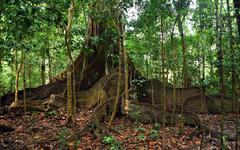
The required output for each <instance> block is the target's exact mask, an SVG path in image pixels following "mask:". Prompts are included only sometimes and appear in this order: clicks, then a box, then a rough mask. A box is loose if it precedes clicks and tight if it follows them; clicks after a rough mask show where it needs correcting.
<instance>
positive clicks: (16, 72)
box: [14, 49, 19, 102]
mask: <svg viewBox="0 0 240 150" xmlns="http://www.w3.org/2000/svg"><path fill="white" fill-rule="evenodd" d="M14 56H15V62H14V66H15V100H14V101H15V102H17V101H18V83H19V82H18V81H19V71H18V52H17V49H14Z"/></svg>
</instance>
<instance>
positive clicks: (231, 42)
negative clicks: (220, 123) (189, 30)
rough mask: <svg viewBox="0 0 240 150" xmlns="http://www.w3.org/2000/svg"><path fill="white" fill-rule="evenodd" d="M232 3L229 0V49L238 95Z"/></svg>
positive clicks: (233, 91) (234, 90) (233, 93)
mask: <svg viewBox="0 0 240 150" xmlns="http://www.w3.org/2000/svg"><path fill="white" fill-rule="evenodd" d="M230 9H231V8H230V4H229V0H227V20H228V21H227V23H228V30H229V35H228V36H229V37H228V38H229V50H230V53H231V60H232V96H236V95H237V85H236V84H237V71H236V64H235V49H234V48H233V44H234V42H233V41H234V39H233V29H232V19H231V13H230Z"/></svg>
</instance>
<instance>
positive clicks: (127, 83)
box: [122, 25, 129, 114]
mask: <svg viewBox="0 0 240 150" xmlns="http://www.w3.org/2000/svg"><path fill="white" fill-rule="evenodd" d="M122 32H123V41H122V49H123V57H124V75H125V78H124V79H125V80H124V81H125V83H124V85H125V87H124V89H125V102H124V103H125V107H124V109H125V112H126V114H128V109H129V93H128V89H129V86H128V85H129V74H128V73H129V72H128V58H127V49H126V48H125V46H124V42H125V38H126V33H125V28H124V25H122Z"/></svg>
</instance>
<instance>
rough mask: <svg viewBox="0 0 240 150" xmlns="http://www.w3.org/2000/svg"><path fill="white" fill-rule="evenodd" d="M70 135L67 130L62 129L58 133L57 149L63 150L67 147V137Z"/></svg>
mask: <svg viewBox="0 0 240 150" xmlns="http://www.w3.org/2000/svg"><path fill="white" fill-rule="evenodd" d="M69 135H70V131H69V129H67V128H63V129H62V130H61V131H60V132H59V133H58V141H59V144H60V145H59V149H61V150H62V149H64V147H65V146H67V137H68V136H69Z"/></svg>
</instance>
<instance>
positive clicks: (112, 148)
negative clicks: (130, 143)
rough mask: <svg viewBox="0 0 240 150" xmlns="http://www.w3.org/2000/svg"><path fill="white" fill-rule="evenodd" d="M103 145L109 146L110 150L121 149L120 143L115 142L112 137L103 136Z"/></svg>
mask: <svg viewBox="0 0 240 150" xmlns="http://www.w3.org/2000/svg"><path fill="white" fill-rule="evenodd" d="M102 141H103V143H104V144H108V145H110V150H120V149H122V148H121V144H122V143H121V142H120V141H117V140H116V139H115V138H114V137H113V136H104V137H103V140H102Z"/></svg>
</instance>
